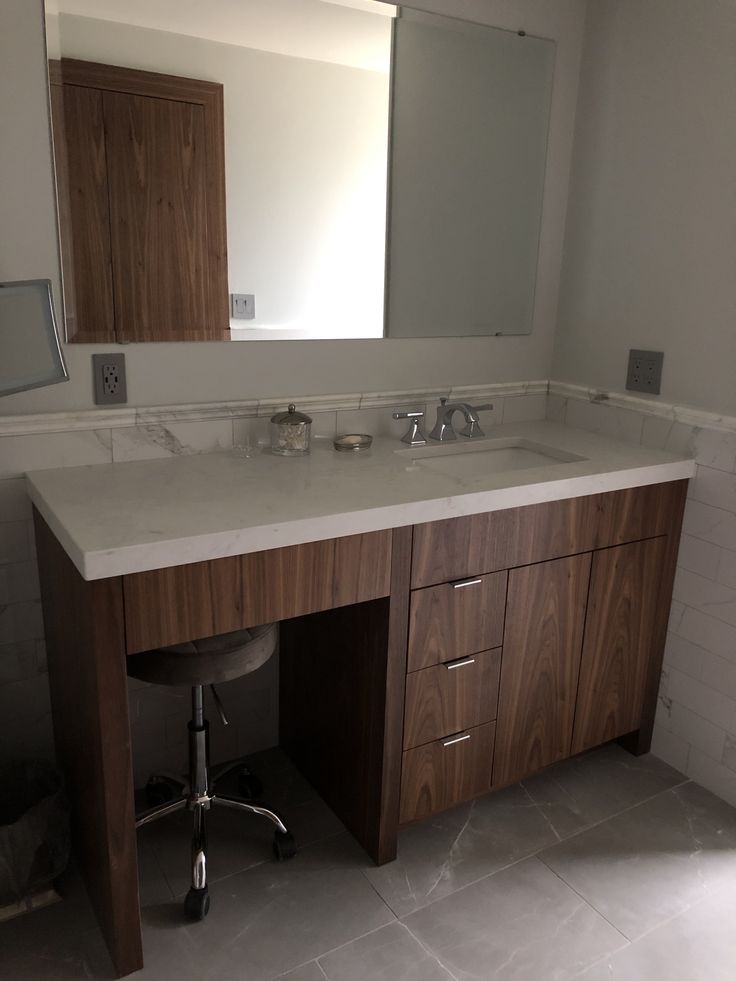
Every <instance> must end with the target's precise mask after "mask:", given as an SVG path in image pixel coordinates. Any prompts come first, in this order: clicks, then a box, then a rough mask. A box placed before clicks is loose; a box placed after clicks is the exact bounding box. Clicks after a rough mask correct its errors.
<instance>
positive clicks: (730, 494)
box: [688, 465, 736, 514]
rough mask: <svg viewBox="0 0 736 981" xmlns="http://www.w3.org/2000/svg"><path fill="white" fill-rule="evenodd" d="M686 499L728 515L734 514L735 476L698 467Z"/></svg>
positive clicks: (735, 501) (735, 498)
mask: <svg viewBox="0 0 736 981" xmlns="http://www.w3.org/2000/svg"><path fill="white" fill-rule="evenodd" d="M688 497H689V498H690V499H691V500H693V501H698V502H699V503H700V504H709V505H710V506H711V507H713V508H720V509H721V510H722V511H728V512H729V513H730V514H734V513H736V474H733V473H725V472H724V471H723V470H715V469H714V468H713V467H703V466H700V465H699V466H698V472H697V474H696V475H695V477H694V478H693V480H691V481H690V489H689V492H688Z"/></svg>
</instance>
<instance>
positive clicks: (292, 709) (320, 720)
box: [279, 528, 412, 865]
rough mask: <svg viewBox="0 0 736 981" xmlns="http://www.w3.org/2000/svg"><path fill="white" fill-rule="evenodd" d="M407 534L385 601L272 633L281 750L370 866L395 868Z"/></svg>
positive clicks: (399, 535) (400, 541)
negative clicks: (276, 645) (277, 641)
mask: <svg viewBox="0 0 736 981" xmlns="http://www.w3.org/2000/svg"><path fill="white" fill-rule="evenodd" d="M411 536H412V530H411V528H401V529H398V530H396V531H394V532H393V542H392V559H391V594H390V596H387V597H385V598H382V599H376V600H371V601H369V602H367V603H358V604H356V605H354V606H344V607H340V608H338V609H334V610H327V611H325V612H324V613H314V614H311V615H309V616H304V617H298V618H296V619H293V620H286V621H284V622H283V623H282V625H281V647H280V664H279V670H280V702H281V709H280V729H281V745H282V746H283V747H284V749H285V750H286V752H287V753H288V754H289V755H290V756H291V758H292V759H293V761H294V762H295V763H296V765H297V766H298V767H299V769H300V770H301V771H302V773H304V775H305V776H306V777H307V779H308V780H309V781H310V783H311V784H312V785H313V786H314V787H315V789H316V790H317V791H318V792H319V793H320V795H321V796H322V797H323V798H324V800H325V801H326V802H327V803H328V804H329V805H330V807H331V808H332V809H333V810H334V811H335V813H336V814H337V816H338V817H339V818H340V819H341V820H342V822H343V823H344V824H345V826H346V827H347V828H348V830H349V831H351V832H352V834H353V835H354V836H355V838H356V839H357V840H358V841H359V842H360V844H361V845H362V846H363V847H364V848H365V850H366V851H367V852H368V854H369V855H370V856H371V858H372V859H373V860H374V861H375V862H376V864H377V865H382V864H384V863H385V862H390V861H392V860H393V859H394V858H396V840H397V835H398V827H399V793H400V789H401V753H402V734H403V721H404V687H405V684H406V642H407V633H408V625H409V564H410V561H411Z"/></svg>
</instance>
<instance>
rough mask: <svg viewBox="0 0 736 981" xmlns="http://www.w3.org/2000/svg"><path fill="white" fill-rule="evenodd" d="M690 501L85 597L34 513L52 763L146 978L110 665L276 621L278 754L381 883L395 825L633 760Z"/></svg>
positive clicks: (559, 505) (210, 565)
mask: <svg viewBox="0 0 736 981" xmlns="http://www.w3.org/2000/svg"><path fill="white" fill-rule="evenodd" d="M686 485H687V482H686V481H675V482H671V483H666V484H659V485H653V486H648V487H640V488H632V489H628V490H621V491H616V492H611V493H604V494H594V495H591V496H587V497H579V498H573V499H570V500H564V501H557V502H552V503H546V504H538V505H532V506H526V507H519V508H511V509H508V510H505V511H494V512H492V513H489V514H478V515H472V516H468V517H458V518H450V519H447V520H444V521H436V522H431V523H428V524H420V525H415V526H414V527H413V528H412V527H404V528H396V529H393V530H390V529H387V530H384V531H374V532H370V533H367V534H359V535H351V536H348V537H344V538H338V539H332V540H327V541H321V542H314V543H309V544H304V545H295V546H290V547H284V548H277V549H271V550H268V551H264V552H256V553H253V554H246V555H236V556H230V557H225V558H216V559H212V560H210V561H205V562H196V563H192V564H190V565H183V566H176V567H171V568H161V569H154V570H151V571H149V572H138V573H133V574H130V575H122V576H115V577H111V578H107V579H100V580H94V581H85V580H84V579H83V578H82V577H81V576H80V575H79V573H78V572H77V570H76V568H75V567H74V565H73V564H72V562H71V560H70V559H69V557H68V555H67V553H66V552H65V550H64V548H63V547H62V545H61V544H60V543H59V541H58V539H57V538H56V537H55V535H54V534H53V533H52V531H51V530H50V528H49V527H48V525H47V524H46V523H45V521H44V520H43V518H42V517H41V515H40V514H39V513H38V512H36V513H35V522H36V543H37V550H38V556H39V568H40V575H41V589H42V598H43V607H44V621H45V627H46V643H47V652H48V664H49V680H50V686H51V700H52V709H53V717H54V732H55V737H56V745H57V755H58V758H59V761H60V764H61V765H62V766H63V768H64V770H65V773H66V776H67V780H68V783H69V789H70V792H71V797H72V799H73V800H74V802H75V805H76V813H75V827H76V829H77V835H76V839H77V850H78V853H79V858H80V865H81V868H82V870H83V872H84V875H85V878H86V881H87V884H88V887H89V890H90V893H91V894H92V897H93V901H94V904H95V908H96V909H97V912H98V916H99V919H100V923H101V926H102V928H103V932H104V933H105V936H106V939H107V941H108V944H109V947H110V951H111V953H112V956H113V960H114V962H115V966H116V969H117V971H118V973H119V974H120V975H124V974H127V973H130V972H131V971H134V970H137V969H138V968H139V967H141V966H142V946H141V933H140V919H139V905H138V889H137V857H136V835H135V824H134V814H133V793H132V768H131V758H130V729H129V721H128V705H127V682H126V672H125V658H126V656H127V655H129V654H133V653H136V652H138V651H142V650H146V649H149V648H152V647H156V646H160V645H165V644H173V643H177V642H180V641H182V640H186V639H195V638H197V637H203V636H207V635H209V634H212V633H217V632H224V631H230V630H236V629H239V628H241V627H249V626H255V625H257V624H260V623H265V622H270V621H273V620H281V621H282V624H281V645H280V736H281V743H282V746H283V747H284V748H285V749H286V750H287V752H288V753H289V754H290V755H291V757H292V758H293V760H294V761H295V762H296V763H297V765H298V766H299V768H300V769H301V770H302V772H303V773H304V774H305V775H306V777H307V778H308V779H309V780H310V781H311V783H312V784H313V785H314V786H315V788H316V789H317V790H318V792H319V793H320V794H321V795H322V796H323V797H324V799H325V800H326V801H327V802H328V804H330V806H331V807H332V808H333V809H334V810H335V812H336V813H337V814H338V816H339V817H340V818H341V819H342V821H343V822H344V823H345V825H346V826H347V828H348V829H349V830H350V831H351V832H352V833H353V835H354V836H355V837H356V839H357V840H358V841H359V842H360V843H361V844H362V845H363V846H364V847H365V849H366V851H367V852H368V853H369V854H370V855H371V857H372V858H373V859H374V861H376V862H377V863H378V864H381V863H384V862H388V861H391V860H392V859H393V858H394V857H395V856H396V848H397V834H398V828H399V826H400V824H407V823H409V822H412V821H416V820H418V819H420V818H422V817H426V816H427V815H429V814H432V813H434V812H436V811H438V810H442V809H443V808H446V807H451V806H453V805H454V804H457V803H458V802H460V801H463V800H466V799H469V798H473V797H476V796H478V795H480V794H483V793H486V792H488V791H490V790H493V789H496V788H498V787H502V786H504V785H505V784H508V783H511V782H514V781H516V780H519V779H520V778H523V777H526V776H528V775H530V774H531V773H534V772H536V771H538V770H541V769H542V768H544V767H546V766H549V765H550V764H553V763H555V762H557V761H558V760H561V759H564V758H565V757H567V756H570V755H572V754H574V753H578V752H581V751H583V750H585V749H588V748H590V747H592V746H596V745H599V744H600V743H603V742H606V741H608V740H611V739H619V740H621V741H622V743H623V744H624V745H625V746H626V747H627V748H628V749H630V750H631V751H632V752H634V753H642V752H646V751H647V750H648V748H649V745H650V740H651V733H652V726H653V720H654V708H655V703H656V695H657V687H658V682H659V673H660V668H661V661H662V652H663V648H664V638H665V631H666V625H667V618H668V614H669V605H670V598H671V592H672V583H673V578H674V569H675V559H676V554H677V547H678V543H679V536H680V526H681V521H682V512H683V507H684V501H685V491H686Z"/></svg>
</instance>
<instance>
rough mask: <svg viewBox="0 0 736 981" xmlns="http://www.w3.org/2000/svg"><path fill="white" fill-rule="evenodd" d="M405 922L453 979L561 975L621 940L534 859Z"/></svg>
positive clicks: (553, 979)
mask: <svg viewBox="0 0 736 981" xmlns="http://www.w3.org/2000/svg"><path fill="white" fill-rule="evenodd" d="M404 922H405V923H406V926H408V928H409V929H410V930H411V932H412V933H413V934H415V935H416V936H417V937H418V939H419V940H420V941H421V942H422V944H423V945H424V946H425V947H427V948H428V949H429V950H431V951H432V953H434V954H435V955H436V957H437V958H438V959H439V961H440V962H441V963H442V964H443V965H445V967H446V968H447V970H448V971H449V972H450V974H451V975H452V977H454V978H456V979H457V981H470V979H473V981H486V979H494V981H511V979H514V981H542V979H543V981H562V979H567V978H571V977H574V976H575V974H577V973H579V972H580V971H581V970H584V969H585V968H586V967H587V966H589V965H590V964H593V963H595V962H596V961H597V960H599V959H600V958H601V957H603V956H606V955H607V954H610V953H612V952H613V951H615V950H617V949H620V948H621V947H622V946H623V945H624V944H625V943H626V941H625V940H624V938H623V937H622V936H621V934H620V933H618V931H616V930H615V929H614V928H613V927H612V926H611V925H610V924H609V923H607V922H606V921H605V920H604V919H603V917H602V916H599V914H598V913H596V912H595V911H594V910H592V909H591V908H590V906H588V905H587V903H585V902H584V901H583V900H582V899H581V898H580V897H579V896H577V895H576V894H575V893H574V892H573V891H572V889H570V888H569V887H568V886H566V885H565V883H564V882H562V881H561V880H560V879H559V878H558V877H557V876H556V875H554V873H552V872H550V870H549V869H548V868H546V866H545V865H544V864H543V863H542V862H540V861H539V860H538V859H536V858H531V859H527V860H526V861H524V862H520V863H519V864H518V865H515V866H513V868H510V869H506V870H504V871H503V872H498V873H496V874H495V875H491V876H488V877H487V878H485V879H481V881H480V882H476V883H474V884H473V885H471V886H467V887H466V888H465V889H461V890H460V891H459V892H456V893H454V894H453V895H452V896H448V897H447V898H446V899H442V900H440V901H439V902H437V903H433V904H432V905H431V906H428V907H427V908H426V909H422V910H419V911H418V912H417V913H414V914H412V915H411V916H408V917H407V918H406V919H405V921H404Z"/></svg>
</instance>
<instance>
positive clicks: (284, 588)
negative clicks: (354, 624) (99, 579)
mask: <svg viewBox="0 0 736 981" xmlns="http://www.w3.org/2000/svg"><path fill="white" fill-rule="evenodd" d="M390 581H391V531H376V532H371V533H369V534H366V535H350V536H348V537H346V538H332V539H328V540H327V541H322V542H310V543H309V544H306V545H293V546H290V547H288V548H276V549H269V550H268V551H265V552H253V553H251V554H249V555H240V556H232V557H228V558H222V559H214V560H212V561H210V562H194V563H192V564H190V565H183V566H174V567H172V568H168V569H156V570H153V571H152V572H138V573H135V574H134V575H129V576H124V577H123V591H124V595H125V625H126V647H127V653H128V654H136V653H138V652H139V651H145V650H150V649H152V648H155V647H165V646H167V645H169V644H180V643H182V642H183V641H186V640H194V639H196V638H198V637H209V636H211V635H212V634H218V633H227V632H228V631H231V630H238V629H240V628H242V627H252V626H257V625H258V624H261V623H271V622H273V621H275V620H286V619H289V618H290V617H298V616H304V615H306V614H308V613H317V612H320V611H322V610H330V609H335V608H338V607H342V606H348V605H350V604H352V603H364V602H366V601H368V600H372V599H379V598H381V597H383V596H388V595H389V592H390Z"/></svg>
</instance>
